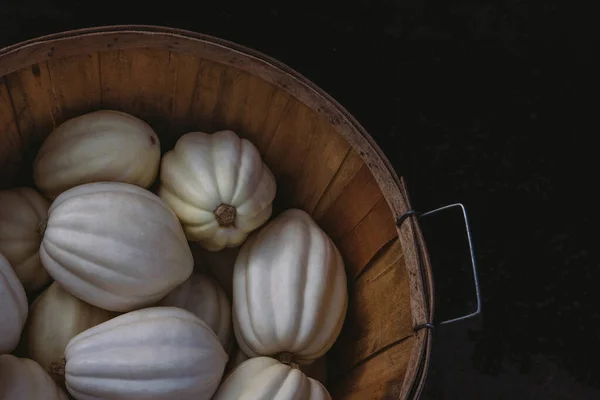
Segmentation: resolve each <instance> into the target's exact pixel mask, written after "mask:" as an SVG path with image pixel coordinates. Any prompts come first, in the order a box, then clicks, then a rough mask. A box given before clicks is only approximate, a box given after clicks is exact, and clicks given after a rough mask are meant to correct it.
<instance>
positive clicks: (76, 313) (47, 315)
mask: <svg viewBox="0 0 600 400" xmlns="http://www.w3.org/2000/svg"><path fill="white" fill-rule="evenodd" d="M117 315H118V314H117V313H115V312H111V311H106V310H103V309H101V308H98V307H95V306H93V305H91V304H88V303H86V302H84V301H82V300H80V299H78V298H77V297H75V296H73V295H71V294H70V293H69V292H67V291H66V290H64V289H63V288H62V287H61V286H60V285H59V284H58V283H56V282H54V283H53V284H52V285H50V287H49V288H48V289H46V290H45V291H44V292H43V293H42V294H41V295H40V296H39V297H38V298H37V299H35V301H34V302H33V304H32V305H31V309H30V310H29V317H28V319H27V325H26V329H25V333H24V335H25V341H26V343H27V356H28V357H30V358H31V359H33V360H34V361H36V362H37V363H39V364H40V365H41V366H42V367H43V368H44V369H46V370H48V369H49V368H50V364H51V363H52V362H54V361H56V360H57V359H60V358H61V357H62V356H63V354H64V353H65V348H66V347H67V343H69V340H71V339H72V338H73V337H74V336H75V335H77V334H79V333H81V332H83V331H84V330H86V329H89V328H91V327H93V326H96V325H98V324H100V323H102V322H105V321H108V320H109V319H111V318H114V317H116V316H117Z"/></svg>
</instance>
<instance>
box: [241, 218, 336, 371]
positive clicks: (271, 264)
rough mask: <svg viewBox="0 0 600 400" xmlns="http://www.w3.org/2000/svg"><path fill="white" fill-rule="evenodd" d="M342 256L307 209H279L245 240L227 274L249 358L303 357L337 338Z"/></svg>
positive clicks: (297, 360)
mask: <svg viewBox="0 0 600 400" xmlns="http://www.w3.org/2000/svg"><path fill="white" fill-rule="evenodd" d="M346 284H347V282H346V272H345V270H344V263H343V261H342V257H341V255H340V253H339V251H338V249H337V248H336V246H335V245H334V244H333V242H332V241H331V239H330V238H329V237H328V236H327V234H325V232H323V230H322V229H321V228H320V227H319V226H318V225H317V223H316V222H315V221H314V220H313V219H312V218H311V217H310V215H308V214H307V213H306V212H304V211H302V210H298V209H290V210H287V211H284V212H283V213H281V214H280V215H279V216H278V217H277V218H275V219H274V220H272V221H271V222H269V223H268V224H267V225H266V226H264V227H263V228H262V229H261V230H260V231H259V232H257V233H256V234H253V235H252V236H251V237H250V238H249V239H248V240H247V241H246V243H244V245H243V247H242V249H241V251H240V254H239V255H238V258H237V260H236V263H235V268H234V276H233V326H234V332H235V336H236V339H237V342H238V344H239V346H240V348H241V349H242V351H243V352H244V353H245V354H247V355H248V356H250V357H256V356H259V355H263V356H272V357H277V358H278V359H281V360H283V359H286V360H287V361H291V362H295V363H298V364H310V363H311V362H313V361H314V360H316V359H317V358H319V357H321V356H322V355H324V354H325V353H326V352H327V351H328V350H329V349H330V348H331V346H332V345H333V343H334V342H335V340H336V339H337V337H338V335H339V333H340V331H341V329H342V325H343V322H344V319H345V316H346V310H347V306H348V293H347V288H346Z"/></svg>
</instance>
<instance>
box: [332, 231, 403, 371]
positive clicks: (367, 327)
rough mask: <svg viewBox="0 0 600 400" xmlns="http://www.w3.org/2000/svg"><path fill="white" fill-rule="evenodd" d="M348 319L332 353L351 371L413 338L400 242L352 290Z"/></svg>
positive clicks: (372, 264)
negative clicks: (387, 348)
mask: <svg viewBox="0 0 600 400" xmlns="http://www.w3.org/2000/svg"><path fill="white" fill-rule="evenodd" d="M349 296H350V301H349V308H348V310H349V311H348V315H347V317H346V321H345V324H344V329H343V331H342V334H341V335H340V337H339V338H338V340H337V342H336V344H335V346H334V348H333V349H332V350H331V353H332V354H334V355H335V356H336V359H337V360H338V362H339V363H340V364H341V365H344V366H346V368H348V369H351V368H352V367H353V366H355V365H357V364H359V363H360V362H361V361H362V360H364V359H365V358H367V357H369V356H370V355H371V354H373V353H376V352H378V351H380V350H381V349H383V348H385V347H387V346H390V345H392V344H394V343H396V342H398V341H400V340H402V339H405V338H406V337H408V336H412V335H413V329H412V327H413V325H412V315H411V312H410V293H409V290H408V274H407V272H406V266H405V264H404V255H403V252H402V246H401V245H400V242H399V241H398V239H396V240H394V241H393V242H392V243H391V244H389V245H387V246H386V247H385V248H384V249H383V250H382V251H381V252H380V253H379V254H378V255H377V256H376V257H375V258H374V259H373V260H372V261H371V262H370V263H369V265H368V266H367V267H366V268H365V272H364V273H363V274H361V275H360V277H359V278H357V279H356V280H355V282H354V284H353V285H352V286H351V289H350V294H349Z"/></svg>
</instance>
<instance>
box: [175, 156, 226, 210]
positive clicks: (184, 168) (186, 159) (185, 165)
mask: <svg viewBox="0 0 600 400" xmlns="http://www.w3.org/2000/svg"><path fill="white" fill-rule="evenodd" d="M177 150H178V148H177V146H175V153H176V154H179V157H180V159H181V163H179V162H177V160H175V161H173V163H172V164H171V168H173V165H176V166H177V167H176V168H177V169H178V173H179V174H182V176H183V177H185V178H187V179H189V180H190V181H191V182H194V183H195V184H196V185H197V186H199V187H201V188H202V193H200V194H203V195H204V196H199V193H198V192H196V193H194V197H195V198H208V200H209V202H210V201H212V200H214V199H211V198H210V197H209V196H210V190H207V188H206V186H205V185H204V182H203V180H202V179H200V177H199V175H200V174H195V173H192V171H194V168H193V167H194V163H193V162H192V160H191V157H190V156H189V154H188V152H187V151H185V150H181V149H179V151H177ZM209 169H210V168H209ZM210 175H211V178H212V179H213V180H214V174H213V173H212V172H211V173H210ZM164 181H165V182H168V181H169V180H168V179H166V180H164ZM192 186H193V185H192ZM173 189H174V188H173ZM173 192H174V193H176V194H177V197H179V198H181V199H182V200H185V202H186V203H189V204H194V205H195V204H196V201H195V198H194V197H192V198H189V197H188V196H184V195H183V194H180V193H177V192H176V191H175V190H173ZM217 200H218V201H221V196H220V195H219V198H218V199H217ZM197 208H200V207H197Z"/></svg>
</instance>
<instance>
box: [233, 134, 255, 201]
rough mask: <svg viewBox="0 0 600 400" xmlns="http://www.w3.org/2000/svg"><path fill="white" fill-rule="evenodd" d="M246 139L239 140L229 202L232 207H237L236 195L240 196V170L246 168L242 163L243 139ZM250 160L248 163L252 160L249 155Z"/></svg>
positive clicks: (243, 158) (243, 153) (243, 154)
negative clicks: (233, 181)
mask: <svg viewBox="0 0 600 400" xmlns="http://www.w3.org/2000/svg"><path fill="white" fill-rule="evenodd" d="M238 140H239V139H238ZM245 140H246V139H241V140H239V142H240V143H239V151H238V163H237V168H236V169H235V187H234V188H233V192H232V194H231V204H232V205H234V207H237V206H236V205H235V204H236V203H239V201H238V197H239V196H240V190H242V187H241V186H240V181H241V178H240V172H241V171H244V170H245V169H246V165H245V164H244V160H245V159H246V157H245V153H246V151H245V146H244V144H245V143H244V141H245ZM247 158H248V159H249V160H250V163H251V162H252V159H251V158H250V157H247Z"/></svg>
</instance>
